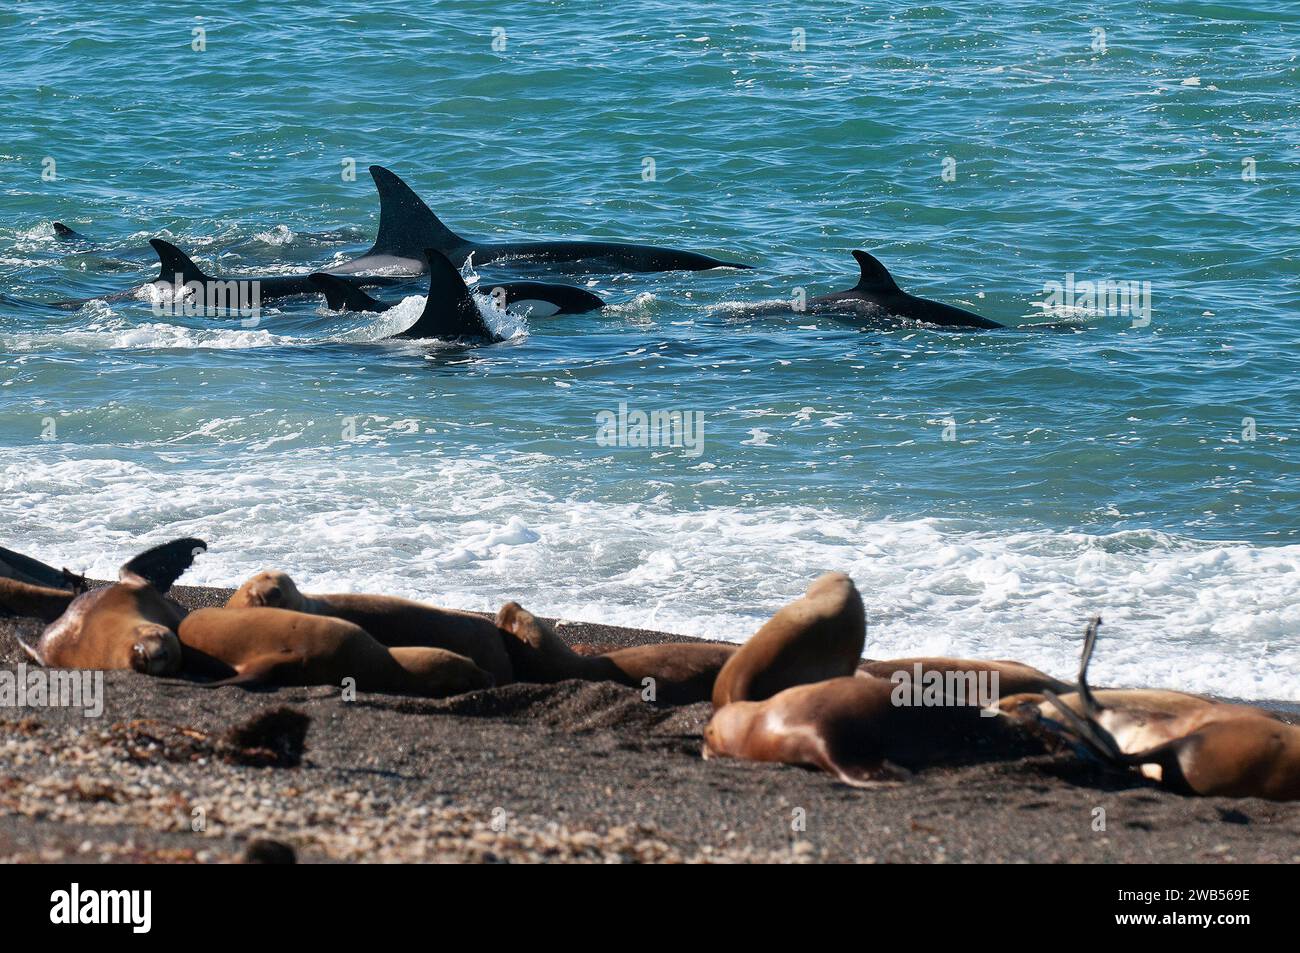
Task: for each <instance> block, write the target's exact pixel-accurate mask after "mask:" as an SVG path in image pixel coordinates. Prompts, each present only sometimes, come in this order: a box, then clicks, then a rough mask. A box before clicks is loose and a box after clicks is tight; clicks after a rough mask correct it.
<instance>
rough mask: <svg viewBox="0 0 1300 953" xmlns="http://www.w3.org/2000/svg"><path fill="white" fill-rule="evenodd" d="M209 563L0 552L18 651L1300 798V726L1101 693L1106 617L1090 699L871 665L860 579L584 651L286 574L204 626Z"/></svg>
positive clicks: (721, 743) (729, 745)
mask: <svg viewBox="0 0 1300 953" xmlns="http://www.w3.org/2000/svg"><path fill="white" fill-rule="evenodd" d="M206 548H207V547H206V545H205V544H204V543H203V542H202V541H201V540H198V539H193V538H184V539H177V540H173V541H171V542H168V543H164V544H162V545H160V546H155V547H153V548H151V549H148V550H146V551H144V552H142V553H140V554H138V555H136V556H134V557H133V558H131V559H130V560H128V561H127V562H126V563H124V564H123V565H122V567H121V569H120V571H119V575H118V580H117V581H116V582H114V583H111V584H109V585H103V586H99V587H97V588H93V587H92V586H91V584H90V583H88V581H87V580H86V579H85V578H84V577H81V576H78V575H76V574H74V573H71V572H69V571H68V570H67V569H62V570H60V569H55V568H53V567H52V566H48V565H46V564H44V563H42V562H40V561H39V560H35V559H32V558H30V557H27V556H23V555H22V554H19V553H15V552H12V551H10V550H7V549H3V548H0V610H3V611H5V612H8V613H11V614H14V615H21V616H29V617H35V618H38V619H41V620H43V621H44V622H45V623H46V625H45V628H44V630H43V631H42V633H41V635H40V637H39V639H37V640H36V642H35V643H34V644H29V643H28V642H26V641H22V643H21V644H22V645H23V648H24V649H25V650H26V651H27V653H28V654H29V655H30V656H31V657H32V658H33V659H34V660H36V661H37V662H39V663H40V664H42V665H45V666H49V667H55V668H78V669H133V670H135V671H137V672H141V673H144V674H147V675H153V676H161V677H174V678H183V679H187V680H190V681H193V682H195V683H197V684H199V685H202V686H205V687H211V686H225V685H239V686H244V687H252V686H256V685H267V686H278V685H334V686H343V685H345V684H347V681H348V680H349V679H350V680H352V684H353V685H354V686H355V688H356V689H358V690H361V691H370V692H386V693H397V694H407V695H421V696H427V697H434V698H441V697H447V696H451V695H457V694H461V693H465V692H470V691H475V690H478V689H484V688H489V687H493V686H501V685H508V684H510V683H512V682H536V683H554V682H560V681H565V680H569V679H579V680H584V681H608V682H615V683H617V684H621V685H627V686H630V687H632V688H635V689H639V690H641V691H642V692H643V697H645V698H646V699H647V700H650V701H655V702H658V703H665V704H691V703H697V702H710V703H711V705H712V709H713V713H712V717H711V719H710V720H709V722H708V724H707V725H706V727H705V728H704V731H703V749H702V754H703V756H704V757H705V758H706V759H714V758H737V759H743V760H747V761H766V762H776V763H781V764H789V765H798V766H801V767H804V768H811V769H815V770H821V771H825V772H827V773H829V774H831V775H833V776H834V777H835V778H837V779H839V780H840V781H842V782H844V783H845V784H849V785H853V786H858V787H868V786H872V785H877V784H882V783H897V782H898V781H900V780H904V779H906V778H907V777H908V776H909V774H910V773H911V772H912V771H915V770H918V769H921V768H924V767H927V766H930V765H935V764H940V763H951V762H953V761H969V760H972V759H989V758H998V757H1010V756H1013V755H1015V754H1023V753H1025V745H1026V743H1027V742H1034V743H1036V744H1039V745H1041V744H1042V742H1043V741H1046V740H1050V741H1051V742H1052V743H1053V744H1055V745H1056V746H1057V747H1060V746H1061V745H1064V746H1066V747H1068V748H1070V749H1073V750H1074V751H1075V752H1076V753H1077V754H1078V755H1079V756H1080V757H1083V758H1087V759H1089V760H1092V761H1096V762H1100V763H1102V764H1104V765H1107V766H1109V767H1112V768H1114V769H1116V770H1120V771H1126V772H1127V771H1131V770H1136V771H1137V772H1138V773H1139V774H1140V775H1142V776H1143V777H1145V778H1148V779H1150V780H1152V781H1155V782H1157V783H1158V784H1160V785H1162V786H1164V787H1166V788H1169V789H1170V790H1173V791H1177V792H1181V793H1186V794H1196V795H1205V796H1210V795H1216V796H1225V797H1261V798H1269V799H1273V800H1295V799H1300V727H1298V726H1295V725H1291V724H1287V723H1285V722H1283V721H1281V720H1279V718H1278V717H1277V716H1275V715H1274V714H1273V713H1271V712H1269V711H1266V710H1264V709H1261V708H1256V707H1253V706H1248V705H1239V704H1229V703H1226V702H1219V701H1215V700H1213V699H1209V698H1204V697H1201V696H1198V695H1190V694H1186V693H1182V692H1174V691H1163V690H1153V689H1122V690H1115V689H1103V690H1093V689H1092V688H1091V687H1090V685H1089V683H1088V677H1087V676H1088V666H1089V663H1090V661H1091V659H1092V655H1093V651H1094V648H1095V646H1096V642H1097V632H1098V629H1099V627H1100V624H1101V620H1100V618H1094V619H1093V620H1092V622H1091V623H1090V624H1089V626H1088V628H1087V630H1086V632H1085V636H1084V642H1083V650H1082V655H1081V661H1080V667H1079V672H1078V675H1077V678H1076V681H1075V683H1068V682H1064V681H1061V680H1059V679H1056V678H1054V677H1052V676H1051V675H1048V674H1046V673H1045V672H1041V671H1039V670H1038V669H1035V668H1033V667H1031V666H1029V665H1026V664H1024V663H1022V662H1017V661H1012V660H979V659H961V658H946V657H916V658H900V659H891V660H884V661H875V662H863V661H862V654H863V650H864V648H865V641H866V611H865V607H864V605H863V602H862V597H861V595H860V594H859V592H858V590H857V587H856V586H855V585H854V584H853V581H852V579H850V578H849V577H848V576H847V575H844V574H843V573H827V574H825V575H823V576H821V577H820V578H818V579H817V580H815V581H814V582H813V583H812V585H811V586H809V588H808V590H807V592H806V593H805V594H804V595H803V596H802V597H800V598H799V599H796V600H795V601H794V602H791V603H790V604H788V605H786V606H784V607H783V608H781V609H780V610H778V611H777V612H776V614H775V615H773V616H772V618H771V619H769V620H768V621H767V622H766V623H765V624H764V625H763V626H762V627H761V628H760V629H759V630H758V631H757V632H756V633H755V634H754V636H753V637H752V638H750V639H749V640H748V641H747V642H745V643H744V644H743V645H740V646H736V645H732V644H728V643H712V642H674V643H665V644H659V645H641V646H636V647H632V648H618V647H610V646H579V647H571V646H569V645H568V644H567V643H566V642H565V641H564V640H563V639H562V638H560V637H559V635H557V633H556V632H555V631H554V629H553V628H552V626H551V625H550V624H549V623H547V622H546V621H545V620H542V619H539V618H537V617H536V616H534V615H533V614H532V613H530V612H528V611H527V610H526V609H524V608H523V607H522V606H520V605H519V604H518V603H515V602H509V603H507V604H506V605H504V606H503V607H502V608H501V610H500V611H499V612H498V613H497V615H496V617H495V618H492V619H489V618H487V617H485V616H482V615H478V614H475V613H469V612H462V611H459V610H454V609H445V608H440V607H438V606H433V605H430V604H427V603H424V602H416V601H413V600H409V599H403V598H398V597H394V596H386V595H370V594H357V593H306V592H303V591H301V590H300V589H299V588H298V586H297V585H296V584H295V582H294V581H293V579H292V578H291V577H290V576H289V575H288V574H287V573H284V572H282V571H279V570H267V571H263V572H259V573H257V574H255V575H254V576H252V577H251V578H250V579H248V580H247V581H246V582H244V583H243V585H241V586H240V587H239V588H238V589H237V590H236V591H235V592H234V593H233V594H232V595H231V596H230V598H229V599H228V600H227V602H226V604H225V605H224V606H223V607H221V608H205V609H197V610H193V611H191V610H189V609H187V608H186V607H185V606H184V605H182V604H181V603H180V602H178V601H176V600H175V599H172V598H171V597H170V596H169V595H168V593H169V591H170V590H171V587H172V585H173V584H174V583H175V582H176V580H177V579H178V578H179V577H180V576H181V575H182V574H183V573H184V572H185V571H186V570H187V569H188V568H189V567H190V566H191V565H192V563H193V561H194V559H195V558H196V557H197V556H198V555H199V554H200V553H202V552H204V551H205V550H206ZM575 649H580V650H575ZM977 684H978V685H980V686H987V685H990V684H991V685H992V697H989V696H987V695H986V693H985V692H984V691H982V690H976V688H975V686H976V685H977ZM1037 750H1041V747H1040V748H1039V749H1037Z"/></svg>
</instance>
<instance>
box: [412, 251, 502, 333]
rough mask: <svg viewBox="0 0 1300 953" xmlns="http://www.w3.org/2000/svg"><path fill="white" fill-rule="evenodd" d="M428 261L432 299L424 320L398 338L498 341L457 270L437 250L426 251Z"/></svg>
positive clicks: (420, 320) (429, 300)
mask: <svg viewBox="0 0 1300 953" xmlns="http://www.w3.org/2000/svg"><path fill="white" fill-rule="evenodd" d="M424 257H425V259H426V260H427V261H428V262H429V297H428V298H427V299H425V302H424V310H423V311H422V312H420V319H419V320H418V321H416V322H415V324H413V325H411V326H410V327H409V328H407V329H406V330H405V331H403V332H402V333H401V334H399V335H397V337H401V338H442V339H443V340H455V339H457V338H460V339H466V338H468V339H474V340H487V341H495V340H496V339H497V336H496V335H495V334H493V333H492V329H491V328H489V327H488V326H487V322H486V321H484V320H483V314H482V312H480V311H479V309H478V304H476V303H475V301H474V296H473V295H472V294H470V290H469V287H468V286H467V285H466V284H465V279H464V278H462V277H461V276H460V272H459V271H457V270H456V266H455V265H453V264H452V263H451V262H450V261H448V260H447V256H446V255H444V254H443V253H442V252H440V251H438V250H437V249H435V248H426V249H425V250H424Z"/></svg>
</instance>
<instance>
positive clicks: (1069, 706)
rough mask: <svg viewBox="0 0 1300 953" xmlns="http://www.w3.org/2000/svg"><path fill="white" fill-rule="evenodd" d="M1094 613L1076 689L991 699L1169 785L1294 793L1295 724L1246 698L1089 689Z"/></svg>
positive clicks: (1298, 773) (1298, 733)
mask: <svg viewBox="0 0 1300 953" xmlns="http://www.w3.org/2000/svg"><path fill="white" fill-rule="evenodd" d="M1100 625H1101V618H1100V617H1096V618H1094V619H1093V620H1092V621H1091V622H1090V623H1089V625H1088V628H1087V630H1086V632H1085V633H1084V645H1083V653H1082V658H1081V662H1080V665H1079V676H1078V681H1079V691H1078V692H1077V693H1075V694H1073V695H1070V696H1066V697H1064V698H1062V697H1060V696H1058V695H1057V694H1056V693H1055V692H1053V691H1051V690H1050V689H1048V690H1045V691H1044V692H1043V696H1044V699H1045V702H1040V701H1036V700H1035V699H1034V698H1033V696H1027V697H1021V698H1015V697H1013V698H1008V699H1004V700H1003V702H1002V703H1001V704H1000V705H999V706H998V707H999V710H1001V711H1002V712H1003V713H1005V714H1009V715H1010V716H1011V717H1012V718H1015V719H1025V718H1027V717H1035V716H1036V717H1037V719H1038V720H1039V722H1040V723H1041V724H1042V725H1043V726H1045V727H1047V728H1048V729H1050V730H1053V731H1055V732H1057V733H1060V734H1062V735H1064V736H1065V737H1066V738H1068V739H1069V740H1071V741H1072V742H1074V743H1075V744H1076V745H1077V746H1078V747H1081V748H1082V749H1084V750H1085V751H1088V752H1090V753H1091V754H1093V755H1095V756H1097V757H1098V758H1100V759H1101V760H1102V761H1104V762H1106V763H1108V764H1112V765H1115V766H1117V767H1122V768H1130V767H1136V768H1138V770H1139V771H1140V772H1141V774H1142V775H1143V776H1144V777H1147V778H1150V779H1152V780H1154V781H1158V782H1160V783H1161V784H1163V785H1165V786H1166V787H1169V788H1171V789H1173V790H1176V791H1180V792H1183V793H1190V794H1198V795H1203V796H1214V795H1217V796H1222V797H1262V798H1268V799H1270V800H1276V801H1290V800H1297V799H1300V727H1297V726H1295V725H1288V724H1285V723H1283V722H1281V721H1279V720H1278V719H1277V718H1276V717H1275V716H1274V715H1273V714H1272V713H1270V712H1267V711H1264V710H1263V709H1260V708H1255V707H1253V706H1250V705H1235V704H1228V703H1225V702H1216V701H1213V700H1211V699H1206V698H1202V697H1200V696H1197V695H1188V694H1184V693H1182V692H1170V691H1154V690H1144V689H1132V690H1125V691H1107V692H1093V691H1092V689H1091V688H1090V687H1089V685H1088V664H1089V662H1090V661H1091V660H1092V653H1093V649H1094V648H1095V646H1096V641H1097V630H1098V628H1099V627H1100Z"/></svg>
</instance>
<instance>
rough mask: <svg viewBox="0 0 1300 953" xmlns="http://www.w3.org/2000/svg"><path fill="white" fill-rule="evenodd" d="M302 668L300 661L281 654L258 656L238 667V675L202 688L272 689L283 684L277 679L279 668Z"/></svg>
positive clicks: (210, 683)
mask: <svg viewBox="0 0 1300 953" xmlns="http://www.w3.org/2000/svg"><path fill="white" fill-rule="evenodd" d="M285 665H288V666H296V667H298V668H301V667H302V659H300V658H297V657H295V658H291V659H286V658H285V657H284V655H283V654H276V655H259V656H257V657H256V658H252V659H249V660H248V661H247V662H244V663H242V664H241V665H240V666H239V673H238V674H236V675H232V676H230V677H229V678H222V679H219V680H217V681H215V682H204V683H203V687H204V688H226V687H227V686H231V685H234V686H238V687H239V688H246V689H256V688H258V687H266V688H274V687H275V686H276V685H281V684H284V682H281V681H280V680H279V679H278V678H277V674H276V673H277V670H278V669H279V668H280V667H281V666H285Z"/></svg>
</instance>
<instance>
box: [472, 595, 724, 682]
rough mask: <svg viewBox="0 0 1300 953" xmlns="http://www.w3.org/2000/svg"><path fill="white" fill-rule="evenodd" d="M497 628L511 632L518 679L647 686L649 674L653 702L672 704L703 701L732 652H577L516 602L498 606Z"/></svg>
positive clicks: (665, 647) (693, 646)
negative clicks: (653, 697) (600, 653)
mask: <svg viewBox="0 0 1300 953" xmlns="http://www.w3.org/2000/svg"><path fill="white" fill-rule="evenodd" d="M497 626H498V627H499V628H500V629H501V630H502V631H503V632H505V633H507V634H508V636H513V638H510V637H507V639H506V646H507V649H508V651H509V652H510V660H511V663H512V664H513V666H514V671H515V677H516V678H517V679H518V680H519V681H521V682H559V681H563V680H565V679H568V678H577V679H582V680H583V681H588V682H618V683H619V684H620V685H630V686H632V687H633V688H645V687H646V684H645V679H647V678H651V679H654V683H653V684H654V691H655V700H656V701H662V702H668V703H670V704H675V705H677V704H681V705H685V704H691V703H693V702H697V701H707V700H708V699H709V697H710V696H711V694H712V692H713V683H714V680H715V679H716V678H717V676H718V672H719V671H720V670H721V669H722V668H723V667H724V665H725V664H726V663H727V660H728V659H730V658H732V657H733V656H734V655H735V653H736V646H734V645H728V644H726V643H716V642H670V643H665V644H662V645H638V646H635V647H633V648H626V649H616V650H614V651H613V652H610V653H608V654H606V655H579V654H578V653H576V652H574V651H573V650H572V649H570V648H569V646H568V645H566V644H565V642H564V640H563V639H561V638H560V637H559V636H558V635H556V634H555V633H554V632H553V631H552V630H551V628H550V626H548V625H546V624H545V623H544V622H542V621H541V620H540V619H538V618H536V617H535V616H534V615H533V614H532V613H531V612H529V611H528V610H527V609H524V608H523V607H522V606H520V605H519V604H518V603H517V602H508V603H506V604H505V605H504V606H502V607H501V611H500V612H498V613H497Z"/></svg>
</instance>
